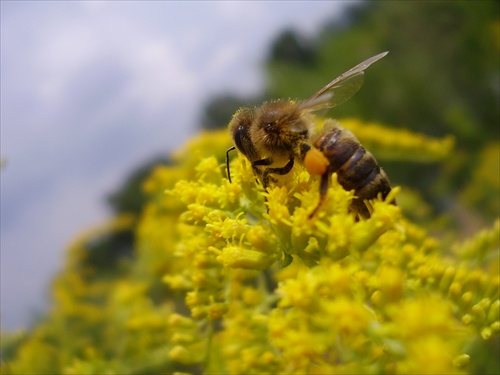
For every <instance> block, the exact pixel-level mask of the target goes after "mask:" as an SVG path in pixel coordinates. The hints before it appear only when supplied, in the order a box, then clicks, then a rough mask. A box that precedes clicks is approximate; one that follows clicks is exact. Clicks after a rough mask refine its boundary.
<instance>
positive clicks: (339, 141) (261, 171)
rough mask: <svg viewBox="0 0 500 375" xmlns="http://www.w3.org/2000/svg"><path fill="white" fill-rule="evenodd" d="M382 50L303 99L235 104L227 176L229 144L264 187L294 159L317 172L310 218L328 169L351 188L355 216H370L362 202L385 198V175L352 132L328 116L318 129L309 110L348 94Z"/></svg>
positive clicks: (334, 102)
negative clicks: (317, 189) (246, 105)
mask: <svg viewBox="0 0 500 375" xmlns="http://www.w3.org/2000/svg"><path fill="white" fill-rule="evenodd" d="M387 53H388V52H383V53H380V54H378V55H375V56H373V57H370V58H369V59H367V60H365V61H363V62H362V63H360V64H358V65H356V66H355V67H354V68H352V69H350V70H348V71H347V72H345V73H343V74H341V75H340V76H339V77H337V78H335V79H334V80H333V81H331V82H330V83H329V84H327V85H326V86H325V87H323V88H322V89H321V90H319V91H318V92H316V93H315V94H314V95H312V96H311V97H310V98H309V99H307V100H305V101H293V100H273V101H269V102H265V103H263V104H262V105H261V106H260V107H256V108H240V109H239V110H238V111H237V112H236V113H235V114H234V116H233V118H232V120H231V122H230V124H229V133H230V135H231V137H232V139H233V141H234V146H233V147H231V148H229V149H228V150H227V152H226V167H227V173H228V178H229V181H231V174H230V170H229V152H230V151H232V150H234V149H237V150H238V151H239V152H241V153H242V154H243V155H245V157H246V158H247V159H248V160H249V161H250V164H251V166H252V169H253V172H254V174H255V176H256V177H257V178H258V179H259V180H260V182H261V183H262V186H263V187H264V189H265V188H267V187H268V186H269V182H270V181H275V180H276V179H275V178H274V177H272V176H273V175H286V174H287V173H289V172H290V171H291V170H292V168H293V166H294V163H295V162H296V161H297V162H300V163H302V164H303V165H304V167H305V168H306V170H307V171H308V172H309V173H311V174H313V175H319V176H321V177H320V178H321V180H320V200H319V203H318V205H317V206H316V208H315V209H314V210H313V211H312V213H311V214H310V217H313V216H314V215H315V213H316V212H317V211H318V209H319V208H320V207H321V205H322V203H323V202H324V200H325V197H326V194H327V191H328V187H329V186H330V184H331V176H332V174H333V173H337V178H338V182H339V183H340V185H341V186H342V187H343V188H344V189H345V190H348V191H349V190H354V194H355V197H354V199H353V200H352V202H351V205H350V208H351V210H352V211H354V212H355V213H356V215H359V216H360V217H363V218H368V217H370V210H369V209H368V207H367V205H366V201H368V200H371V199H374V198H377V197H381V198H386V197H387V195H388V194H389V192H390V191H391V186H390V183H389V179H388V178H387V175H386V174H385V172H384V171H383V170H382V169H381V168H380V167H379V166H378V164H377V162H376V160H375V158H374V156H373V155H372V154H371V153H370V152H369V151H367V150H365V149H364V148H363V146H362V145H361V143H360V142H359V140H358V139H357V138H356V136H355V135H354V134H353V133H351V132H350V131H348V130H346V129H343V128H342V127H340V126H339V125H338V124H337V123H336V122H335V121H334V120H332V119H327V120H326V121H325V122H324V124H323V126H321V128H320V129H318V126H317V123H318V122H317V121H316V120H315V119H314V117H313V112H315V111H317V110H320V109H324V108H333V107H336V106H338V105H339V104H342V103H344V102H345V101H347V100H348V99H350V98H351V97H352V96H353V95H354V94H355V93H356V92H357V91H358V90H359V89H360V88H361V85H362V84H363V76H364V70H365V69H366V68H368V67H369V66H370V65H371V64H373V63H374V62H376V61H378V60H380V59H381V58H382V57H384V56H385V55H387Z"/></svg>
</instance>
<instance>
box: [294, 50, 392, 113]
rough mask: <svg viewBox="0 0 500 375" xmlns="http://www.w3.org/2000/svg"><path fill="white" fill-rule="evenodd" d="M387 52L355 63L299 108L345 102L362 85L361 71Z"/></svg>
mask: <svg viewBox="0 0 500 375" xmlns="http://www.w3.org/2000/svg"><path fill="white" fill-rule="evenodd" d="M388 53H389V52H382V53H379V54H378V55H375V56H372V57H370V58H369V59H367V60H365V61H363V62H362V63H360V64H358V65H356V66H355V67H354V68H351V69H349V70H348V71H347V72H345V73H343V74H341V75H340V76H338V77H337V78H335V79H334V80H333V81H331V82H330V83H329V84H328V85H326V86H325V87H323V88H322V89H321V90H319V91H318V92H317V93H315V94H314V95H313V96H311V97H310V98H309V99H307V100H306V101H305V102H303V103H302V104H301V105H300V106H299V108H300V109H310V110H316V109H320V108H333V107H336V106H338V105H340V104H342V103H344V102H346V101H347V100H349V99H350V98H351V97H352V96H353V95H354V94H355V93H356V92H358V90H359V89H360V88H361V86H362V85H363V80H364V72H363V71H364V70H365V69H366V68H368V67H369V66H370V65H371V64H373V63H374V62H375V61H378V60H380V59H381V58H382V57H384V56H385V55H387V54H388Z"/></svg>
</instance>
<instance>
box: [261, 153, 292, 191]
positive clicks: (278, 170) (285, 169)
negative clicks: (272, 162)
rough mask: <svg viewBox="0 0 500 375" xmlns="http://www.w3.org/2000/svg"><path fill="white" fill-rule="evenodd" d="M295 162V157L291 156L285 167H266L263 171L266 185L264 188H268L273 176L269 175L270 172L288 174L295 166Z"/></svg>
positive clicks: (281, 174)
mask: <svg viewBox="0 0 500 375" xmlns="http://www.w3.org/2000/svg"><path fill="white" fill-rule="evenodd" d="M293 163H294V157H293V156H290V160H288V163H286V164H285V165H284V166H283V167H279V168H266V169H265V170H264V171H263V172H262V181H263V182H262V183H263V185H264V189H265V188H267V186H268V184H269V179H270V178H271V177H270V176H269V175H270V174H278V175H280V176H283V175H286V174H288V173H289V172H290V171H291V170H292V168H293Z"/></svg>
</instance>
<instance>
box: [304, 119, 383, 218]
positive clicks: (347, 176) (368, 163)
mask: <svg viewBox="0 0 500 375" xmlns="http://www.w3.org/2000/svg"><path fill="white" fill-rule="evenodd" d="M314 147H316V148H317V149H319V150H320V151H321V152H322V153H323V154H324V155H325V156H326V158H327V159H328V161H329V162H330V164H329V166H328V172H327V173H329V174H330V175H331V174H332V173H335V172H336V173H337V177H338V182H339V183H340V185H342V187H343V188H344V189H346V190H354V193H355V195H356V197H357V198H355V199H354V200H353V201H352V209H353V210H354V211H356V212H357V213H358V214H359V215H360V216H362V217H369V216H370V213H369V211H368V209H367V207H366V205H365V203H364V202H363V201H364V200H365V199H374V198H376V197H377V196H378V195H379V194H380V196H381V197H382V198H383V199H385V198H386V197H387V194H389V192H390V191H391V186H390V183H389V179H388V178H387V175H386V174H385V172H384V171H383V170H382V169H380V167H379V166H378V164H377V161H376V160H375V158H374V157H373V155H372V154H371V153H370V152H369V151H366V150H365V149H364V148H363V146H361V143H360V142H359V141H358V139H357V138H356V137H355V136H354V134H353V133H351V132H350V131H348V130H345V129H342V128H338V127H337V128H331V129H329V130H328V132H326V133H325V134H323V135H322V136H320V137H319V138H318V139H317V140H316V141H315V142H314Z"/></svg>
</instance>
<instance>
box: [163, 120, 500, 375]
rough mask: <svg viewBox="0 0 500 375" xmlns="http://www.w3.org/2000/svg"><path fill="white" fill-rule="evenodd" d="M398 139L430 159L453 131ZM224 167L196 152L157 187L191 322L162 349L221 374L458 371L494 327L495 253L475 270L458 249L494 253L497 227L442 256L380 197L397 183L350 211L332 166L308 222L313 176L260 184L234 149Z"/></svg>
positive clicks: (194, 147)
mask: <svg viewBox="0 0 500 375" xmlns="http://www.w3.org/2000/svg"><path fill="white" fill-rule="evenodd" d="M347 123H348V125H349V126H348V127H355V126H357V125H358V124H359V122H358V121H347ZM368 128H369V129H370V127H368ZM379 133H380V129H379ZM405 136H406V138H405V137H404V136H403V137H402V138H404V139H405V142H402V143H401V145H400V148H401V149H403V150H406V151H407V152H412V150H414V149H415V148H416V147H418V148H419V149H420V154H421V155H423V154H424V153H425V154H426V155H427V158H428V159H435V158H440V157H443V156H444V155H445V154H446V153H448V152H449V150H450V144H451V143H450V142H451V141H450V139H449V138H446V139H444V140H442V141H440V140H432V142H423V138H422V137H421V136H415V135H411V134H409V133H407V134H405ZM400 138H401V137H400ZM199 142H200V143H201V142H204V140H203V137H202V138H201V139H200V140H199ZM423 145H427V148H426V149H425V150H422V147H424V146H423ZM202 148H203V147H202V146H201V145H200V144H196V142H195V143H192V144H191V145H190V147H189V148H188V150H189V151H188V152H187V153H186V152H185V154H184V155H188V159H191V160H192V159H193V158H196V154H197V153H200V149H202ZM408 150H409V151H408ZM422 151H425V152H422ZM220 154H222V153H221V152H219V155H220ZM425 158H426V157H425V156H422V159H423V160H425ZM157 173H160V172H157ZM225 173H226V172H225V170H224V167H223V166H222V164H221V160H220V159H219V160H218V159H217V158H216V157H215V156H208V157H202V156H201V155H200V156H199V162H198V164H197V165H196V167H195V173H194V175H193V176H191V178H190V179H184V180H181V181H178V182H177V183H176V184H175V185H174V186H173V187H172V188H169V189H167V191H166V197H165V202H167V201H171V200H175V201H176V202H177V204H178V205H179V206H180V207H178V208H180V211H183V212H182V213H181V214H180V217H179V218H180V220H179V223H178V224H177V228H178V235H179V240H178V242H177V244H176V246H175V248H173V249H171V250H170V251H172V252H173V253H174V254H175V257H176V258H177V261H178V262H180V263H181V264H182V267H179V268H177V269H176V270H173V271H171V272H169V273H168V274H166V275H165V276H164V278H163V280H164V281H165V283H166V284H167V285H168V286H169V288H171V289H172V290H176V291H179V293H183V295H185V302H186V305H187V306H188V308H189V310H190V319H192V327H194V326H195V325H196V327H197V328H196V329H194V330H192V331H190V332H191V335H192V336H191V338H192V340H191V341H189V340H187V341H184V342H182V343H178V345H176V346H175V347H174V348H173V349H172V350H171V352H170V356H171V358H172V359H174V360H176V361H179V362H180V363H185V364H186V363H199V364H201V366H202V368H203V370H204V371H206V372H222V373H259V372H264V373H321V374H327V373H339V372H341V373H381V372H388V373H434V374H443V373H462V372H464V373H466V372H467V365H468V363H469V362H470V361H474V360H480V359H475V358H470V355H469V354H468V349H470V345H472V344H473V343H474V341H475V340H476V339H477V338H482V339H483V340H489V339H491V338H492V337H494V336H495V337H498V331H499V324H500V320H499V315H498V312H499V306H500V305H499V303H500V302H499V300H498V298H499V292H498V290H499V276H498V259H496V262H495V263H494V265H492V266H490V267H489V269H485V268H484V267H483V263H482V262H471V261H469V260H468V259H466V257H465V255H464V254H471V253H472V254H475V255H478V254H484V253H488V254H490V256H491V255H492V254H494V253H493V250H497V246H498V241H495V240H494V239H495V238H498V235H499V229H498V223H497V224H495V225H496V226H495V227H494V228H493V229H492V230H490V231H488V232H485V233H486V234H485V233H482V234H480V235H478V237H477V238H475V239H473V240H471V242H469V243H466V244H464V245H463V246H462V247H461V250H460V251H459V252H458V253H460V252H461V253H462V256H461V257H460V256H458V255H456V256H451V255H447V256H445V255H443V252H444V251H445V250H446V249H443V248H441V247H440V244H439V242H438V241H437V240H436V239H433V238H431V237H429V236H428V235H427V234H426V233H425V231H424V230H422V229H421V228H418V227H416V226H415V225H413V224H411V223H409V222H407V221H406V220H405V219H404V217H403V215H402V213H401V208H400V207H398V206H395V205H392V204H390V201H391V200H393V199H394V198H395V195H397V193H398V191H399V189H398V188H395V189H393V193H391V195H390V196H389V197H388V198H387V201H386V202H382V201H375V202H373V203H372V205H371V210H372V215H371V217H370V218H369V219H367V220H361V221H357V220H356V218H355V217H354V215H352V213H350V212H349V201H350V200H351V199H352V197H353V193H352V192H346V191H345V190H344V189H343V188H342V187H341V186H339V185H338V183H337V182H336V178H335V176H334V178H333V183H332V186H331V188H330V189H329V192H328V197H327V200H326V203H325V204H324V205H323V206H322V208H321V210H320V211H319V212H318V213H317V215H316V216H315V217H313V218H310V217H309V215H310V213H311V212H312V210H313V209H314V207H316V205H317V203H318V199H319V186H318V181H317V179H316V178H314V177H312V176H311V175H309V174H308V173H307V172H305V170H304V169H303V168H301V167H296V168H295V169H294V170H293V171H292V172H291V173H290V174H289V175H287V176H283V177H280V178H279V181H278V182H277V183H276V184H274V185H273V186H271V187H270V188H268V189H267V191H263V189H262V187H261V186H260V185H259V184H258V183H257V182H256V180H255V176H254V175H253V174H252V171H251V167H250V166H249V164H248V162H247V161H246V160H245V159H244V158H243V157H242V156H240V157H237V158H234V160H233V161H232V162H231V175H232V180H233V183H229V181H228V180H227V178H226V174H225ZM154 185H156V186H161V185H162V184H161V183H158V182H155V183H154ZM181 207H182V208H181ZM484 237H487V238H488V239H489V240H484V239H483V238H484ZM187 319H189V318H187ZM200 334H201V337H200Z"/></svg>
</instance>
